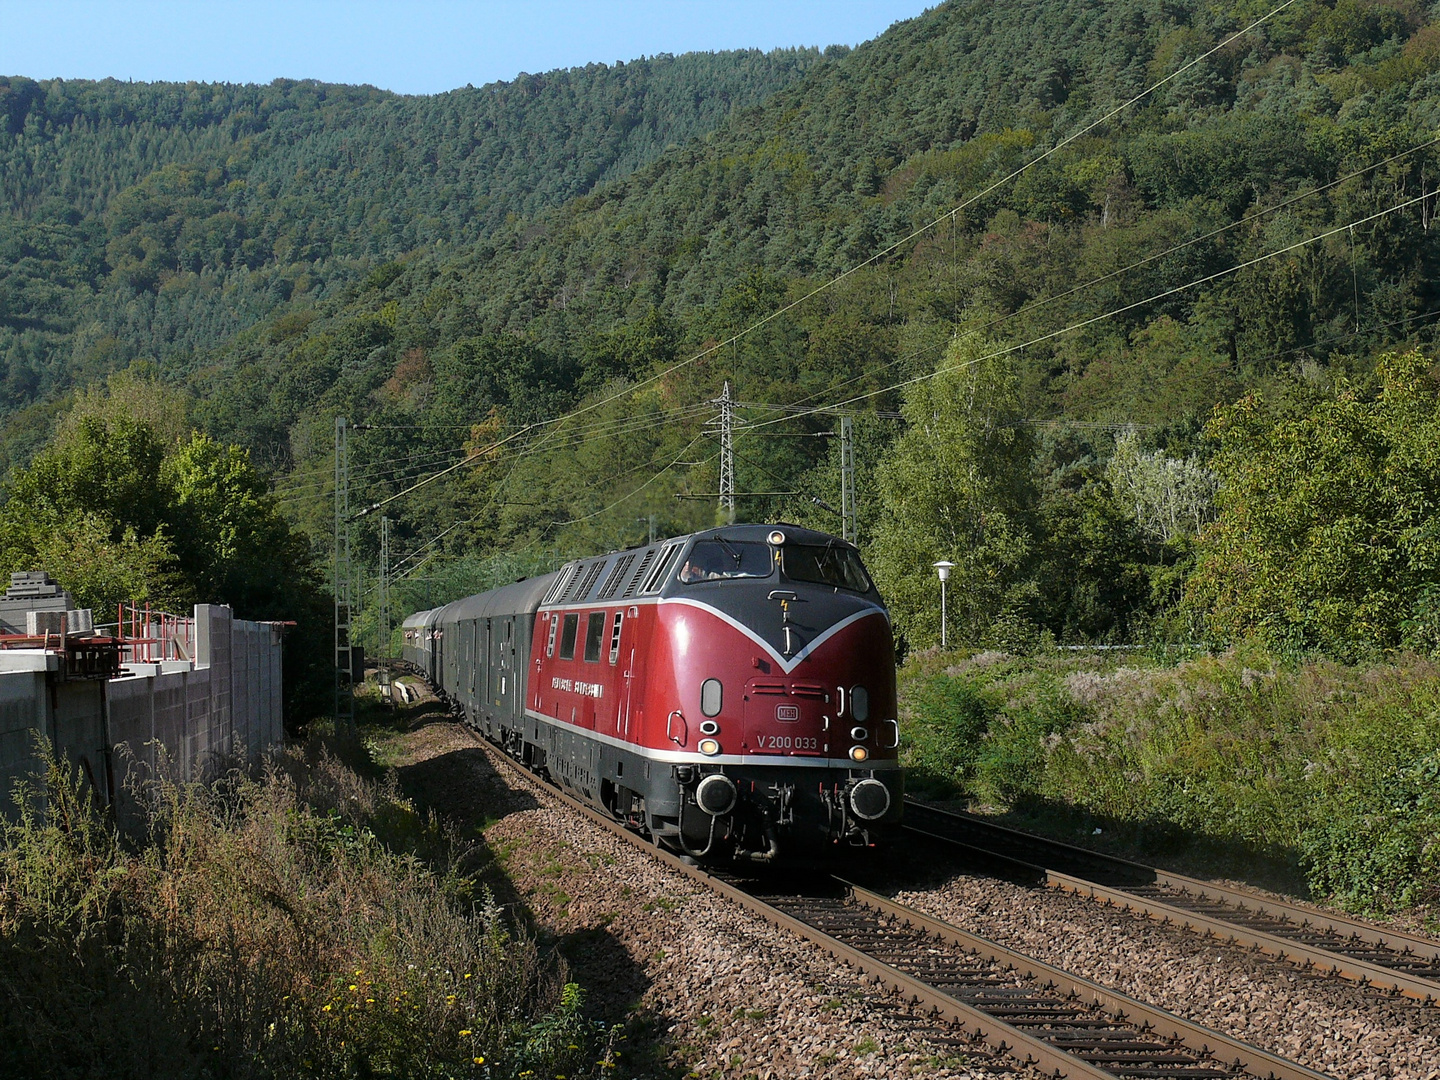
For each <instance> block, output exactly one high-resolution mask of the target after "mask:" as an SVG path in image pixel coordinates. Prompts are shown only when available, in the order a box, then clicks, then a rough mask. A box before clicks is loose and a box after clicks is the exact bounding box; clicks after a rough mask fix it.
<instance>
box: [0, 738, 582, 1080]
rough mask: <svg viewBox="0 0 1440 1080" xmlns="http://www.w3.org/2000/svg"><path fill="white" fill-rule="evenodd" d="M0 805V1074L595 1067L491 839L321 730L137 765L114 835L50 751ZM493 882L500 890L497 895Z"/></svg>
mask: <svg viewBox="0 0 1440 1080" xmlns="http://www.w3.org/2000/svg"><path fill="white" fill-rule="evenodd" d="M17 797H18V802H19V805H18V812H17V814H16V815H15V816H14V817H13V818H11V819H10V820H5V821H0V1075H4V1076H17V1077H18V1076H25V1077H35V1078H47V1077H56V1078H59V1077H72V1076H81V1075H95V1076H98V1075H104V1076H108V1077H115V1078H117V1080H127V1078H136V1080H139V1078H142V1077H144V1078H151V1080H155V1078H158V1080H167V1078H175V1080H180V1078H189V1077H199V1076H209V1077H215V1078H217V1080H221V1078H227V1080H228V1078H233V1080H241V1078H244V1080H250V1078H255V1080H259V1078H266V1077H282V1076H284V1077H289V1076H314V1077H334V1078H342V1077H367V1076H368V1077H377V1076H381V1077H383V1076H390V1077H440V1076H446V1077H475V1078H488V1077H499V1076H504V1077H512V1076H526V1075H527V1072H528V1074H529V1075H541V1076H547V1077H548V1076H555V1075H566V1076H570V1077H579V1076H583V1075H587V1074H588V1075H591V1076H593V1075H599V1074H602V1073H603V1072H604V1071H605V1070H604V1068H603V1062H604V1060H605V1058H604V1054H605V1049H606V1048H605V1045H604V1042H603V1040H602V1039H597V1038H595V1037H594V1036H595V1034H596V1033H595V1031H594V1029H593V1027H592V1026H591V1025H589V1024H588V1023H587V1022H586V1021H585V1020H584V1018H583V1017H582V1015H581V1012H580V1008H579V998H578V995H577V994H576V992H575V990H574V989H573V988H572V986H571V984H568V983H567V982H566V973H565V969H564V965H563V964H562V963H558V962H557V960H556V958H554V957H552V956H549V955H547V954H546V953H545V952H544V951H542V950H541V948H540V947H539V946H538V944H537V943H536V941H535V940H534V938H533V937H532V936H531V935H529V934H527V933H525V932H524V930H523V929H522V928H519V927H517V926H516V925H515V923H514V922H513V920H511V919H510V918H508V917H507V913H506V912H505V911H503V910H502V909H501V908H500V907H499V906H498V904H497V903H495V902H491V900H490V898H489V896H488V895H487V894H486V893H485V892H484V890H483V889H478V888H477V887H476V883H475V880H474V877H473V874H472V873H471V867H473V866H476V865H482V864H483V863H484V862H485V861H486V855H485V852H484V849H483V847H481V846H480V844H479V842H478V841H477V840H476V839H475V838H473V837H462V836H461V835H459V834H458V833H456V832H454V831H453V830H449V829H447V828H445V827H443V826H442V825H441V824H440V823H439V822H438V821H437V820H435V819H433V818H431V817H428V816H427V815H425V814H424V813H422V812H420V811H419V810H418V809H417V807H416V806H415V804H414V803H412V802H411V801H409V800H408V799H406V798H405V797H404V796H403V795H402V794H401V792H400V791H399V790H398V789H397V788H395V787H394V786H393V785H390V784H387V783H385V782H384V781H383V779H381V780H377V779H376V778H374V777H373V776H368V775H366V773H365V771H364V770H363V769H362V770H360V771H357V770H356V769H354V768H351V767H349V766H347V765H346V764H344V763H343V762H342V761H341V760H340V759H339V758H337V757H336V756H335V755H334V754H332V753H330V752H329V751H328V749H327V747H326V745H325V744H324V743H322V742H317V741H312V742H311V743H310V744H308V745H306V746H302V747H294V748H292V749H291V750H290V751H289V752H287V753H285V754H283V755H281V756H279V757H277V758H272V759H271V762H270V764H269V767H268V768H267V769H266V771H265V772H264V773H263V775H260V776H249V775H246V774H244V773H242V772H233V773H230V774H227V775H222V776H221V777H220V778H219V780H218V781H217V783H215V784H213V785H202V784H199V783H179V782H173V781H168V780H165V779H163V777H160V778H152V779H151V781H149V782H147V783H146V785H145V786H144V787H143V788H142V789H140V790H138V791H136V792H135V802H136V803H137V804H139V805H140V806H142V807H143V808H144V812H145V814H146V819H145V822H144V827H143V828H140V829H137V830H134V831H132V832H131V833H130V835H129V836H128V837H125V838H122V836H121V835H120V834H118V833H117V832H116V830H115V829H114V827H113V824H112V820H111V819H110V817H109V816H108V815H107V814H106V813H105V812H104V810H103V809H102V808H101V807H100V805H99V804H98V803H97V801H96V800H95V799H94V798H93V792H92V788H91V786H90V781H89V780H88V779H87V778H86V777H85V776H84V774H83V772H82V771H81V770H78V769H75V768H73V767H70V766H68V765H66V764H64V763H59V764H57V763H54V762H53V761H52V762H51V766H50V770H49V773H48V775H46V776H43V777H41V778H40V779H38V780H36V781H34V782H33V783H32V784H30V786H28V787H21V788H20V789H18V791H17ZM497 899H498V898H497Z"/></svg>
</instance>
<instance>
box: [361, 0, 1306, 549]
mask: <svg viewBox="0 0 1440 1080" xmlns="http://www.w3.org/2000/svg"><path fill="white" fill-rule="evenodd" d="M1294 3H1296V0H1284V2H1283V3H1281V4H1278V5H1276V6H1275V7H1274V8H1272V9H1271V10H1270V11H1268V12H1266V13H1265V14H1264V15H1262V16H1260V17H1259V18H1258V19H1255V20H1254V21H1252V22H1251V23H1249V24H1248V25H1246V26H1245V27H1244V28H1243V29H1241V30H1237V31H1236V32H1235V33H1233V34H1231V35H1230V36H1229V37H1227V38H1225V39H1224V40H1223V41H1221V42H1219V43H1218V44H1216V45H1214V46H1212V47H1211V48H1210V49H1207V50H1206V51H1205V52H1203V53H1200V54H1199V55H1198V56H1196V57H1195V58H1194V59H1192V60H1190V61H1188V62H1186V63H1185V64H1182V65H1181V66H1180V67H1178V68H1176V69H1175V70H1174V71H1172V72H1171V73H1170V74H1168V75H1166V76H1164V77H1163V78H1160V79H1157V80H1156V81H1155V82H1153V83H1151V84H1150V85H1149V86H1147V87H1146V88H1145V89H1144V90H1142V91H1140V92H1139V93H1138V94H1136V95H1134V96H1133V97H1131V98H1129V99H1128V100H1127V101H1125V102H1122V103H1121V104H1119V105H1117V106H1115V107H1114V108H1112V109H1111V110H1110V111H1109V112H1106V113H1104V114H1103V115H1101V116H1100V117H1098V118H1096V119H1095V120H1092V121H1090V122H1089V123H1088V124H1085V125H1084V126H1083V127H1081V128H1079V129H1077V130H1076V131H1074V132H1072V133H1071V134H1069V135H1067V136H1065V137H1064V138H1063V139H1061V140H1060V141H1059V142H1057V143H1055V144H1054V145H1053V146H1050V147H1049V148H1047V149H1046V150H1044V151H1042V152H1041V153H1039V154H1037V155H1036V156H1035V157H1033V158H1031V159H1030V160H1029V161H1027V162H1025V163H1024V164H1023V165H1020V166H1019V167H1018V168H1016V169H1013V170H1011V171H1010V172H1009V173H1007V174H1006V175H1004V176H1002V177H1000V178H999V179H998V180H995V181H993V182H991V183H990V184H989V185H988V186H986V187H985V188H983V189H981V190H980V191H979V192H976V193H975V194H973V195H971V196H969V197H968V198H966V199H963V200H962V201H961V202H959V203H957V204H956V205H955V206H953V207H951V208H950V209H949V210H947V211H946V212H945V213H943V214H941V215H940V216H938V217H936V218H935V219H933V220H932V221H930V222H928V223H926V224H924V225H921V226H920V227H919V228H917V229H914V230H912V231H911V232H910V233H908V234H907V235H905V236H903V237H901V238H900V239H898V240H896V241H894V242H893V243H891V244H888V245H886V246H885V247H883V248H881V249H880V250H879V251H877V252H875V253H874V254H872V255H870V256H869V257H868V258H866V259H863V260H862V261H860V262H858V263H855V264H854V265H852V266H850V267H849V268H847V269H846V270H844V271H842V272H841V273H839V274H837V275H835V276H834V277H832V278H830V279H828V280H827V281H825V282H824V283H822V284H820V285H817V286H816V287H815V288H813V289H811V290H810V291H808V292H806V293H805V294H804V295H802V296H800V297H797V298H796V299H794V300H792V301H790V302H789V303H787V304H782V305H781V306H780V307H778V308H776V309H775V310H773V311H771V312H770V313H769V314H767V315H765V316H763V317H761V318H759V319H756V320H755V321H754V322H752V323H750V324H749V325H748V326H746V327H744V328H743V329H741V330H738V331H736V332H735V333H733V334H731V335H730V336H729V337H727V338H725V339H723V340H721V341H717V342H714V343H712V344H710V345H708V346H706V347H705V348H703V349H701V350H700V351H699V352H697V353H695V354H693V355H692V356H690V357H688V358H687V359H685V360H681V361H678V362H676V363H674V364H670V365H668V366H666V367H664V368H662V369H661V370H660V371H657V372H655V373H654V374H653V375H649V376H647V377H646V378H644V379H641V380H640V381H639V382H637V383H632V384H629V385H627V386H626V387H624V388H623V389H621V390H618V391H616V392H615V393H613V394H610V395H608V396H606V397H603V398H601V399H599V400H597V401H593V402H591V403H589V404H587V405H582V406H580V407H579V408H576V409H572V410H570V411H569V412H567V413H564V414H562V415H560V416H557V417H553V418H551V419H549V420H542V421H537V422H535V423H533V424H527V425H525V426H524V427H522V428H520V429H519V430H517V431H515V432H512V433H511V434H509V435H507V436H505V437H504V438H502V439H497V440H496V441H495V442H493V443H491V444H490V445H489V446H486V447H482V448H481V449H479V450H477V451H475V452H474V453H472V454H469V455H467V456H466V457H465V458H464V459H462V460H461V461H458V462H456V463H455V464H453V465H450V466H447V467H446V468H444V469H441V470H440V471H439V472H436V473H434V474H433V475H431V476H428V477H426V478H425V479H424V480H421V481H419V482H418V483H416V484H412V485H411V486H410V487H408V488H405V489H404V490H402V491H398V492H396V493H394V494H393V495H390V496H387V497H386V498H384V499H382V500H380V501H378V502H375V503H372V504H371V505H369V506H366V507H364V508H363V509H361V510H359V511H357V512H356V513H355V514H354V515H353V517H354V518H361V517H365V516H366V515H368V514H372V513H374V512H375V511H376V510H379V509H381V508H382V507H385V506H388V505H389V504H390V503H392V502H394V501H395V500H396V499H399V498H402V497H403V496H405V495H409V494H411V493H412V492H415V491H418V490H420V489H421V488H423V487H426V486H428V485H430V484H433V483H434V482H435V481H437V480H440V479H442V478H443V477H446V476H449V475H451V474H452V473H454V472H456V471H458V470H459V469H463V468H464V467H465V466H467V465H470V464H473V463H474V462H476V461H479V460H481V459H482V458H484V457H486V456H488V455H490V454H492V453H493V452H494V451H496V450H498V449H500V448H501V447H504V446H506V445H508V444H509V443H511V442H513V441H514V440H515V439H517V438H519V437H520V436H521V435H522V434H524V433H525V432H528V431H532V430H536V429H539V428H552V429H553V427H554V426H555V425H558V424H560V423H562V422H564V421H565V420H569V419H572V418H574V417H577V416H583V415H585V414H586V413H590V412H594V411H595V410H596V409H600V408H603V407H604V406H606V405H608V404H610V403H612V402H614V401H617V400H619V399H620V398H622V397H625V396H627V395H630V394H633V393H635V391H637V390H639V389H641V388H642V387H644V386H648V385H649V384H651V383H653V382H656V381H658V380H660V379H663V378H664V377H665V376H667V375H670V374H673V373H674V372H676V371H679V370H681V369H683V368H686V367H688V366H690V365H691V364H694V363H697V362H698V361H700V360H702V359H704V358H705V357H707V356H710V355H713V354H714V353H716V352H719V351H720V350H722V349H724V348H725V347H727V346H729V345H733V344H736V343H737V342H739V341H741V340H742V339H743V338H745V337H747V336H749V335H750V334H752V333H754V332H755V331H756V330H759V329H760V328H761V327H763V326H765V325H767V324H769V323H771V322H773V321H774V320H775V319H778V318H779V317H780V316H782V315H784V314H786V313H787V312H790V311H793V310H794V309H795V308H797V307H799V306H801V305H802V304H805V303H807V302H809V301H810V300H812V299H814V298H815V297H816V296H819V295H821V294H822V293H824V292H826V291H828V290H830V289H832V288H834V287H835V286H836V285H838V284H840V282H842V281H844V280H846V279H847V278H849V277H850V276H851V275H853V274H855V273H858V272H859V271H860V270H862V269H864V268H865V267H867V266H870V265H872V264H874V263H876V262H878V261H880V260H881V259H884V258H886V257H887V256H889V255H892V254H894V253H895V252H896V251H898V250H899V249H900V248H902V247H903V246H905V245H906V244H908V243H910V242H911V241H912V240H916V239H918V238H919V237H921V236H923V235H925V234H926V233H928V232H929V231H931V230H932V229H934V228H936V227H937V226H939V225H941V224H942V223H944V222H945V221H947V220H953V219H954V217H955V215H956V214H958V213H959V212H960V211H962V210H965V209H966V208H968V207H970V206H973V205H974V204H975V203H976V202H979V201H980V200H981V199H983V198H985V197H986V196H987V195H990V194H991V193H993V192H994V191H996V190H998V189H999V188H1001V187H1003V186H1004V185H1006V184H1008V183H1009V182H1010V181H1012V180H1014V179H1016V178H1017V177H1019V176H1021V175H1023V174H1024V173H1026V172H1028V171H1029V170H1030V169H1032V168H1034V167H1035V166H1036V165H1038V164H1040V163H1041V162H1042V161H1045V160H1046V159H1047V158H1049V157H1051V156H1052V155H1054V154H1056V153H1058V152H1059V151H1061V150H1062V149H1064V148H1065V147H1066V146H1069V145H1070V144H1071V143H1073V142H1075V141H1076V140H1077V139H1081V138H1083V137H1084V136H1086V135H1088V134H1089V133H1090V132H1092V131H1094V130H1095V129H1096V128H1098V127H1100V126H1101V125H1103V124H1105V123H1107V122H1109V121H1110V120H1112V119H1114V118H1115V117H1116V116H1118V115H1120V114H1121V113H1122V112H1125V111H1126V110H1127V109H1129V108H1131V107H1132V106H1134V105H1136V104H1138V103H1139V102H1141V101H1143V100H1144V99H1145V98H1147V97H1149V96H1150V95H1151V94H1153V93H1155V91H1157V90H1159V89H1160V88H1161V87H1163V86H1165V85H1166V84H1167V83H1169V82H1172V81H1173V80H1175V79H1177V78H1179V77H1180V76H1181V75H1183V74H1184V73H1185V72H1187V71H1189V70H1190V69H1191V68H1193V67H1195V66H1196V65H1197V64H1201V63H1203V62H1205V61H1206V60H1208V59H1209V58H1210V57H1211V56H1213V55H1215V54H1216V53H1217V52H1220V51H1221V50H1223V49H1225V48H1227V47H1228V46H1229V45H1231V44H1232V43H1234V42H1235V41H1238V40H1239V39H1240V38H1242V37H1244V36H1245V35H1246V34H1248V33H1250V32H1251V31H1252V30H1254V29H1256V28H1257V27H1259V26H1262V25H1264V24H1265V23H1266V22H1268V21H1269V20H1270V19H1272V18H1274V17H1275V16H1276V15H1278V14H1279V13H1280V12H1282V11H1284V10H1285V9H1286V8H1288V7H1291V6H1292V5H1293V4H1294ZM867 396H869V395H867ZM577 520H583V519H577Z"/></svg>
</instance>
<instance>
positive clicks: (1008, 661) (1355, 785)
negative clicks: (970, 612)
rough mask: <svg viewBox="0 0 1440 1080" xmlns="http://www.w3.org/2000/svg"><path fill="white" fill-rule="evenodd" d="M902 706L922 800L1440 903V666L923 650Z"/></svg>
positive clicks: (1372, 906)
mask: <svg viewBox="0 0 1440 1080" xmlns="http://www.w3.org/2000/svg"><path fill="white" fill-rule="evenodd" d="M902 701H903V703H904V706H905V708H904V720H905V724H904V725H903V727H904V729H905V730H906V743H905V757H906V761H907V764H909V765H910V766H911V767H912V768H913V769H914V770H915V776H914V781H913V784H914V786H916V787H917V788H918V789H920V790H922V791H924V790H928V791H929V792H930V793H932V794H939V795H945V794H949V795H952V796H957V797H963V798H969V799H972V800H976V801H978V802H982V803H990V804H999V805H1002V806H1006V807H1012V808H1016V807H1018V808H1021V809H1028V810H1030V811H1034V810H1035V808H1037V807H1047V808H1050V809H1052V810H1053V809H1055V808H1060V809H1062V810H1064V809H1068V810H1069V811H1071V812H1072V813H1073V814H1080V815H1085V816H1086V817H1087V819H1093V821H1094V822H1095V823H1099V824H1102V825H1104V826H1105V827H1107V828H1109V827H1111V826H1118V827H1120V828H1122V829H1125V830H1128V833H1129V835H1130V837H1131V838H1132V839H1134V840H1135V841H1136V842H1137V843H1138V844H1140V845H1142V846H1143V845H1149V846H1150V847H1151V848H1169V849H1173V848H1175V847H1176V845H1177V844H1189V845H1191V846H1197V845H1199V846H1203V847H1205V848H1206V849H1207V850H1208V851H1210V852H1212V853H1214V852H1217V851H1218V852H1227V853H1228V854H1229V856H1230V857H1231V858H1230V863H1231V865H1232V866H1233V865H1234V864H1235V863H1237V862H1238V863H1243V862H1244V860H1245V859H1247V858H1250V859H1257V860H1260V861H1265V862H1269V863H1271V864H1283V865H1288V866H1290V867H1292V868H1293V869H1294V871H1295V872H1296V874H1298V875H1300V876H1302V877H1303V878H1304V880H1305V881H1306V882H1308V884H1309V887H1310V888H1311V889H1312V890H1313V891H1314V892H1315V893H1316V894H1318V895H1323V896H1329V897H1332V898H1334V899H1336V900H1337V901H1339V902H1341V903H1342V904H1344V905H1346V906H1348V907H1351V908H1354V909H1359V910H1395V909H1401V908H1409V907H1414V906H1417V905H1435V904H1437V903H1440V666H1437V664H1436V663H1435V662H1434V661H1432V660H1429V659H1425V658H1422V657H1418V656H1407V657H1401V658H1397V659H1394V660H1392V661H1391V662H1388V663H1377V664H1368V665H1357V666H1347V665H1342V664H1337V663H1333V662H1328V661H1323V660H1314V659H1311V660H1296V661H1287V660H1285V659H1284V658H1281V657H1277V656H1275V655H1273V654H1270V653H1268V652H1265V651H1263V650H1260V649H1257V648H1252V647H1244V648H1239V649H1236V650H1233V651H1231V652H1228V653H1225V654H1224V655H1220V656H1208V657H1200V658H1197V659H1193V660H1189V661H1186V662H1184V663H1180V664H1178V665H1174V666H1162V665H1159V664H1155V663H1152V662H1149V661H1147V660H1146V659H1145V658H1144V657H1140V656H1129V657H1125V658H1121V659H1118V660H1116V659H1106V658H1095V657H1055V656H1049V657H1031V658H1019V657H1013V656H1004V655H999V654H995V653H982V654H978V655H975V656H971V657H966V658H960V659H957V658H956V657H949V658H941V657H938V656H936V655H934V654H922V655H920V656H917V657H915V658H913V659H912V661H911V662H910V663H909V664H907V668H906V670H905V671H904V672H903V673H902Z"/></svg>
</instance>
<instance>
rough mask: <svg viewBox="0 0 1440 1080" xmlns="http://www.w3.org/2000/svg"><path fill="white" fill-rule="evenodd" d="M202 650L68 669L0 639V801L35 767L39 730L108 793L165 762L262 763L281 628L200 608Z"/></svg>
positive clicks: (206, 769)
mask: <svg viewBox="0 0 1440 1080" xmlns="http://www.w3.org/2000/svg"><path fill="white" fill-rule="evenodd" d="M194 640H195V658H194V660H193V662H192V661H188V660H165V661H160V662H158V663H129V662H127V663H126V664H125V666H124V669H123V672H122V674H121V676H120V677H119V678H113V679H108V680H106V679H74V678H71V679H66V678H64V677H63V675H62V673H61V668H60V664H59V659H58V657H56V656H55V655H54V654H53V653H45V652H43V651H41V650H39V649H33V650H32V649H27V650H12V651H0V809H4V810H8V809H9V808H10V804H9V798H8V795H9V791H10V789H11V787H12V785H13V783H14V781H15V780H16V779H18V778H20V777H22V776H25V775H27V774H33V773H34V772H35V771H36V769H37V768H38V767H39V764H40V762H39V759H38V758H37V757H36V754H35V749H36V735H37V734H40V735H43V736H45V738H46V739H48V740H49V741H50V743H51V745H53V746H54V747H55V748H56V750H57V751H58V752H59V753H60V754H62V755H63V756H64V757H66V758H68V759H69V760H70V761H72V762H74V763H75V764H76V765H78V766H79V767H80V768H81V770H82V772H83V773H84V774H85V775H86V777H87V778H88V779H89V780H90V781H91V782H92V783H93V784H94V785H95V788H96V790H97V792H98V793H99V794H100V796H101V798H102V799H108V798H112V797H116V798H120V799H122V801H123V793H124V788H125V782H126V780H127V779H128V778H130V776H131V773H132V771H133V770H136V769H137V768H138V769H139V770H140V772H141V776H144V775H146V774H148V773H149V772H150V770H151V769H153V768H154V767H156V766H159V765H160V764H161V762H162V761H163V762H164V771H165V774H166V775H167V776H169V777H171V778H173V779H177V780H182V781H188V780H203V779H207V778H208V777H209V776H210V775H211V774H212V773H213V772H214V771H215V770H217V769H218V768H220V767H223V766H225V765H229V764H232V763H233V764H255V763H257V762H258V761H259V760H260V759H261V757H262V756H263V755H264V754H265V753H266V751H268V750H270V749H271V748H272V747H275V746H278V745H279V744H280V743H281V742H282V741H283V739H284V735H285V731H284V724H283V708H282V705H283V702H282V697H281V666H280V658H281V640H280V629H279V628H278V627H275V626H272V625H270V624H268V623H254V622H245V621H241V620H236V619H233V618H231V614H230V609H229V608H228V607H222V606H220V605H216V604H200V605H197V606H196V608H195V638H194Z"/></svg>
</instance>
